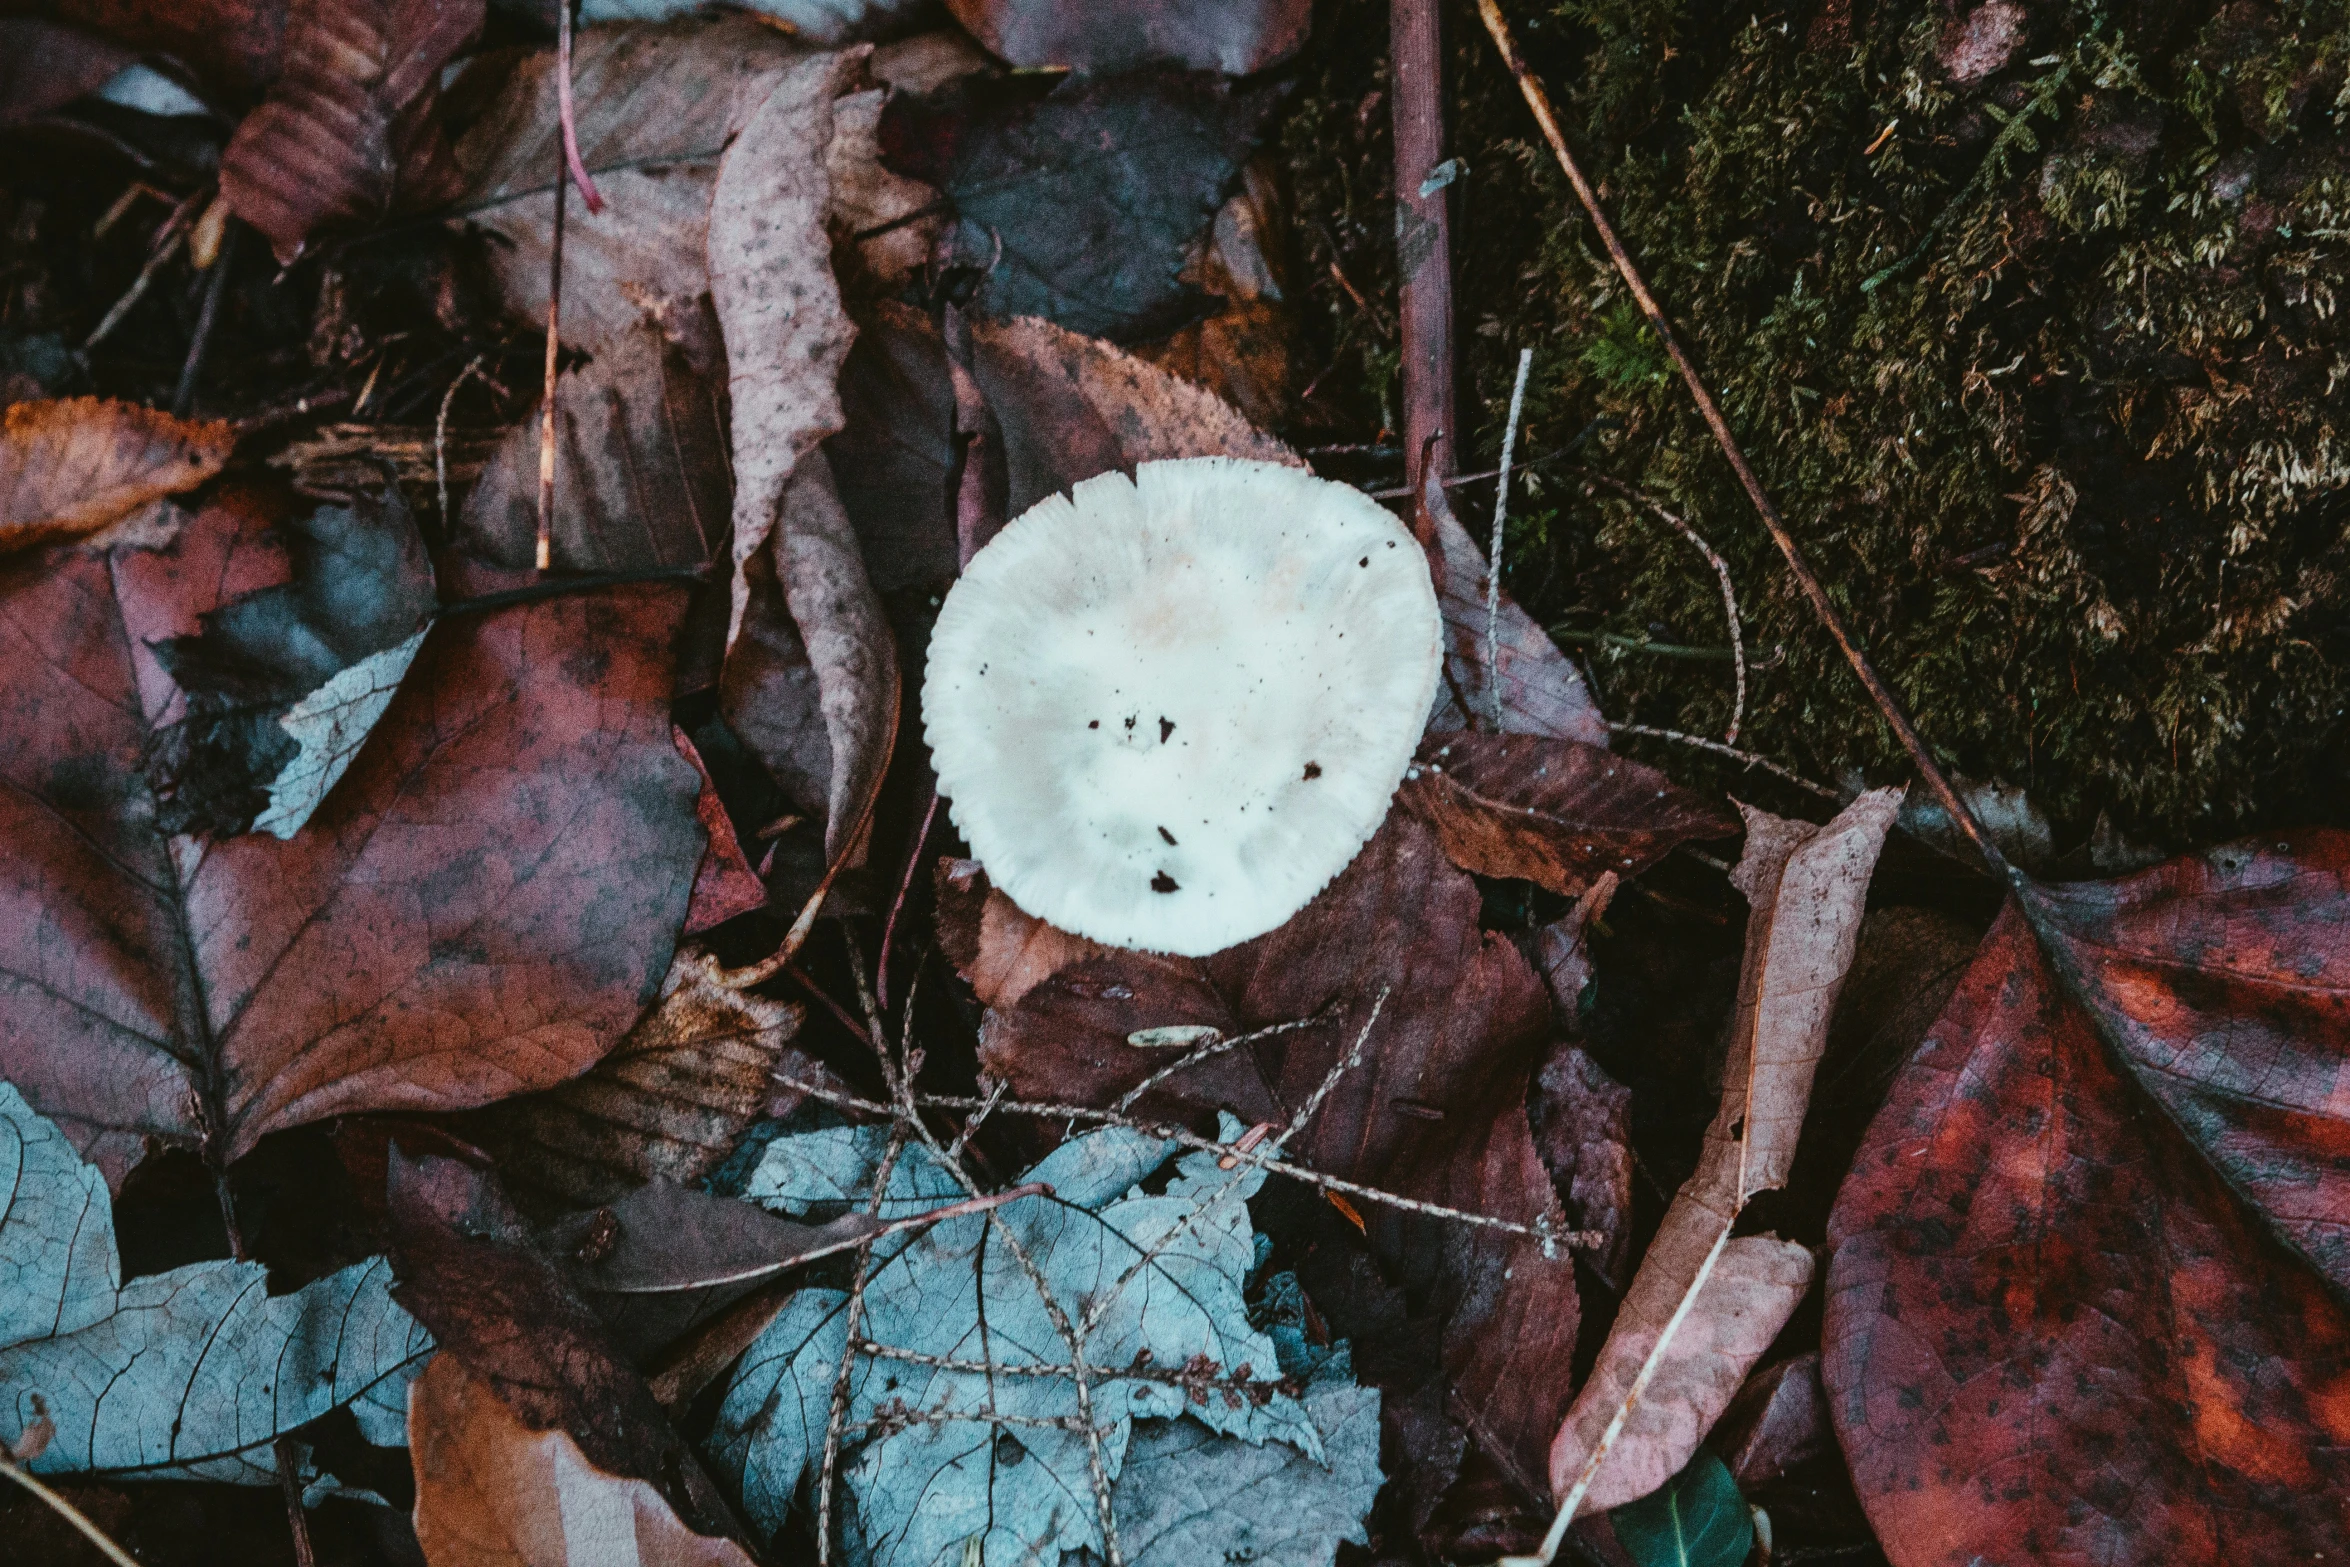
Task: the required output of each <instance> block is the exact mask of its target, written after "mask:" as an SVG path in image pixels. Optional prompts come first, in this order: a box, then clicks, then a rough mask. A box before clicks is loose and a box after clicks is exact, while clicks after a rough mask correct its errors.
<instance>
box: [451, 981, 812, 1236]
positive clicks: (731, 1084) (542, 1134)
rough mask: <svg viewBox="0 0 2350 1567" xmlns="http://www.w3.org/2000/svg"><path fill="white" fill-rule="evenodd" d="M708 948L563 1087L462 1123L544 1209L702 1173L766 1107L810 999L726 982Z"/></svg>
mask: <svg viewBox="0 0 2350 1567" xmlns="http://www.w3.org/2000/svg"><path fill="white" fill-rule="evenodd" d="M720 972H721V967H720V965H719V963H718V961H717V960H716V959H715V958H713V957H711V956H710V954H709V953H707V952H703V951H700V950H698V949H696V948H693V947H681V948H680V949H679V950H678V953H677V957H676V958H675V960H674V961H673V962H672V963H671V964H670V967H669V977H668V978H667V979H666V980H665V981H664V982H663V985H662V992H661V999H660V1001H659V1002H658V1003H657V1004H656V1005H655V1006H654V1007H653V1009H652V1010H651V1011H650V1012H647V1013H646V1014H645V1015H644V1017H643V1018H642V1019H641V1020H640V1021H639V1022H638V1023H637V1025H636V1026H635V1027H634V1028H632V1029H630V1030H629V1031H628V1036H627V1037H626V1038H625V1039H623V1040H621V1041H620V1043H619V1044H618V1045H616V1046H614V1047H613V1049H612V1053H611V1054H609V1055H607V1056H605V1057H604V1059H603V1060H601V1061H599V1062H597V1063H596V1064H595V1065H594V1066H593V1067H591V1068H590V1069H589V1070H588V1071H587V1072H586V1073H585V1074H584V1075H583V1076H580V1077H576V1078H573V1079H572V1080H571V1081H570V1082H568V1083H565V1084H563V1085H562V1086H561V1087H559V1088H550V1089H547V1090H545V1091H544V1092H541V1093H536V1094H522V1095H518V1096H517V1097H515V1098H512V1099H508V1100H506V1101H504V1102H503V1103H500V1104H495V1105H491V1106H489V1107H488V1108H486V1109H483V1110H480V1111H477V1112H474V1113H473V1114H471V1115H469V1116H467V1117H465V1118H464V1119H463V1120H462V1121H460V1122H459V1123H458V1129H459V1130H460V1131H461V1132H462V1134H463V1135H465V1136H467V1137H469V1138H472V1139H474V1140H475V1141H477V1142H479V1143H480V1144H481V1145H482V1146H483V1147H485V1148H487V1149H488V1150H490V1152H491V1153H493V1154H494V1155H495V1156H496V1157H497V1161H498V1169H499V1171H500V1173H501V1174H502V1175H503V1176H504V1177H505V1180H506V1182H507V1184H508V1186H509V1187H510V1188H511V1189H512V1190H513V1191H514V1193H515V1195H516V1198H517V1200H518V1201H523V1202H526V1203H527V1204H529V1205H530V1206H532V1207H533V1208H537V1209H545V1208H553V1207H558V1206H572V1207H587V1206H590V1205H592V1204H595V1203H601V1202H608V1201H610V1200H611V1199H613V1198H614V1197H616V1196H618V1195H619V1194H621V1193H622V1192H624V1191H627V1190H628V1189H630V1188H631V1187H634V1186H638V1185H641V1184H643V1183H644V1182H646V1181H653V1180H662V1181H674V1182H680V1183H683V1182H688V1181H695V1180H699V1179H700V1178H701V1177H703V1176H704V1175H707V1174H709V1173H710V1171H711V1170H713V1169H715V1168H717V1166H718V1164H719V1163H720V1161H722V1160H723V1159H725V1157H726V1156H727V1154H728V1153H729V1152H730V1151H732V1149H733V1148H734V1145H735V1143H736V1142H737V1141H738V1140H739V1139H740V1138H741V1136H742V1134H743V1132H744V1131H745V1130H747V1129H748V1128H749V1126H750V1124H751V1123H752V1122H753V1121H755V1120H756V1119H758V1117H759V1116H760V1115H761V1114H762V1113H763V1112H764V1111H765V1109H766V1106H767V1102H768V1094H769V1086H768V1074H769V1073H770V1072H771V1071H773V1070H774V1068H775V1066H776V1065H777V1063H778V1062H779V1061H780V1060H781V1059H782V1057H783V1050H784V1045H785V1044H786V1042H787V1041H789V1040H790V1039H792V1038H793V1037H794V1036H795V1035H796V1034H798V1032H799V1028H800V1022H801V1017H802V1009H801V1008H800V1007H798V1006H796V1005H794V1004H792V1003H790V1002H785V1001H772V1000H769V999H768V998H766V997H764V996H760V995H756V994H753V993H750V992H746V991H741V990H736V989H733V988H731V987H729V986H727V985H724V984H721V983H720V982H719V979H718V976H719V974H720Z"/></svg>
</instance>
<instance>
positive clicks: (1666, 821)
mask: <svg viewBox="0 0 2350 1567" xmlns="http://www.w3.org/2000/svg"><path fill="white" fill-rule="evenodd" d="M1402 797H1403V799H1404V801H1405V803H1407V804H1409V805H1410V806H1411V807H1412V808H1413V809H1414V810H1416V811H1418V812H1419V813H1420V814H1421V815H1422V816H1424V817H1426V818H1427V820H1428V824H1429V825H1430V826H1432V827H1434V828H1435V829H1436V836H1437V837H1438V838H1439V839H1440V840H1442V842H1443V844H1444V852H1445V853H1446V854H1448V855H1450V856H1451V857H1452V862H1453V863H1454V864H1455V865H1458V866H1459V867H1461V869H1463V870H1467V871H1474V872H1476V873H1477V874H1478V875H1480V876H1506V877H1516V878H1518V879H1520V880H1523V881H1531V882H1535V883H1538V884H1539V885H1541V886H1544V887H1548V888H1549V889H1550V890H1551V891H1553V892H1559V893H1565V894H1566V895H1567V896H1569V897H1573V896H1574V895H1576V894H1578V893H1580V892H1582V891H1583V889H1584V888H1586V887H1588V886H1590V885H1591V883H1592V882H1593V881H1594V880H1595V879H1597V878H1598V877H1599V876H1600V875H1601V874H1603V873H1604V872H1608V871H1613V872H1614V873H1615V874H1616V875H1618V876H1624V877H1628V876H1636V875H1638V874H1639V873H1640V872H1641V871H1643V870H1645V869H1647V868H1648V867H1649V866H1650V865H1653V864H1655V863H1656V862H1657V861H1658V860H1660V859H1662V858H1664V856H1665V855H1666V854H1667V853H1669V852H1671V850H1672V848H1673V846H1674V845H1675V844H1679V843H1686V842H1688V841H1689V840H1691V839H1693V838H1727V837H1731V836H1733V835H1735V834H1736V833H1737V831H1738V818H1737V817H1735V816H1733V815H1732V814H1730V812H1729V810H1728V809H1727V808H1725V807H1723V806H1721V805H1719V804H1717V803H1715V802H1714V801H1712V800H1709V799H1707V798H1705V797H1704V796H1702V795H1697V794H1692V793H1690V792H1689V791H1688V790H1685V789H1681V788H1677V787H1675V786H1674V784H1673V783H1672V781H1671V780H1670V779H1668V778H1666V777H1665V775H1664V774H1662V773H1660V772H1658V771H1657V770H1656V769H1655V768H1653V767H1644V766H1642V765H1641V764H1640V763H1638V762H1634V761H1630V760H1627V759H1626V758H1624V757H1620V756H1615V755H1612V754H1610V753H1609V752H1607V751H1604V750H1602V749H1600V748H1599V747H1598V746H1595V745H1586V744H1584V743H1583V742H1581V741H1579V740H1554V739H1550V738H1548V737H1546V736H1542V735H1518V734H1490V733H1487V734H1471V733H1457V734H1440V735H1431V736H1430V737H1429V738H1428V741H1427V742H1426V744H1424V745H1423V746H1422V747H1421V748H1420V755H1419V759H1418V761H1417V762H1415V763H1414V764H1413V767H1412V770H1411V771H1410V772H1409V773H1408V774H1406V775H1405V780H1404V785H1403V790H1402Z"/></svg>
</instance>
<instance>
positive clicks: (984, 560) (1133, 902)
mask: <svg viewBox="0 0 2350 1567" xmlns="http://www.w3.org/2000/svg"><path fill="white" fill-rule="evenodd" d="M1442 657H1443V631H1442V622H1441V621H1440V619H1439V617H1438V613H1437V607H1436V593H1435V589H1434V588H1433V586H1432V585H1431V584H1430V582H1429V580H1428V566H1427V561H1426V558H1425V557H1424V556H1423V555H1422V553H1421V551H1420V548H1419V546H1418V545H1417V544H1416V543H1415V542H1414V541H1413V539H1412V537H1411V535H1410V534H1409V533H1407V532H1406V531H1405V530H1404V529H1403V527H1402V526H1401V525H1400V524H1398V523H1397V522H1396V520H1395V519H1394V518H1393V517H1392V516H1390V515H1389V514H1388V513H1387V512H1386V511H1385V510H1384V509H1383V508H1381V507H1380V506H1378V505H1377V504H1375V503H1374V502H1372V501H1371V500H1369V499H1368V498H1367V497H1365V496H1364V495H1362V494H1361V493H1359V492H1358V491H1356V490H1353V489H1351V488H1349V487H1347V486H1346V485H1342V484H1333V483H1330V482H1329V481H1327V480H1323V479H1317V478H1315V477H1314V476H1313V475H1312V474H1310V473H1307V472H1306V471H1304V470H1303V469H1298V468H1289V467H1283V466H1280V465H1278V464H1274V463H1263V462H1244V461H1240V460H1238V459H1234V458H1227V457H1196V458H1187V459H1184V460H1181V461H1174V462H1146V463H1143V464H1141V465H1140V467H1138V468H1137V469H1136V471H1135V474H1134V477H1133V478H1132V479H1129V478H1127V477H1126V476H1125V475H1124V474H1121V473H1106V474H1103V475H1101V476H1100V477H1099V478H1094V479H1088V480H1086V481H1085V482H1084V483H1082V484H1079V485H1077V486H1076V487H1075V488H1074V489H1073V490H1071V492H1070V493H1069V494H1068V495H1067V496H1058V495H1056V496H1053V497H1050V498H1049V499H1046V500H1044V501H1040V502H1039V503H1037V504H1036V505H1035V506H1033V507H1031V508H1030V509H1029V510H1028V511H1027V512H1025V513H1024V514H1022V515H1021V516H1020V517H1019V518H1018V519H1016V520H1015V521H1013V522H1012V523H1011V525H1010V526H1008V527H1006V528H1005V529H1004V530H1003V532H1002V533H1000V534H998V535H997V536H996V538H995V539H994V540H993V541H992V542H990V543H989V544H988V545H987V547H986V548H985V549H982V550H981V551H980V552H979V553H978V554H977V555H976V556H974V557H973V558H972V561H971V564H970V566H969V567H968V569H966V570H965V572H964V573H963V576H962V578H961V580H960V581H958V582H957V583H956V584H955V586H954V588H953V590H952V591H951V592H949V593H948V594H947V598H946V603H945V605H944V606H943V607H942V608H941V609H940V611H939V616H938V624H937V627H936V629H935V630H934V631H933V632H932V634H931V640H930V661H929V668H928V670H927V671H926V673H925V676H924V680H923V686H922V722H923V730H924V735H925V738H926V739H927V740H928V741H929V744H930V750H931V760H932V765H933V766H934V767H936V769H937V771H938V780H939V792H940V793H941V794H943V795H944V796H946V797H947V799H948V800H949V801H951V802H952V810H953V815H954V821H955V825H956V826H957V827H958V828H959V829H961V831H962V834H963V837H964V838H965V840H966V841H968V842H969V843H970V845H971V851H972V853H973V854H974V855H975V856H976V857H977V858H978V860H979V862H980V863H981V864H982V865H984V866H986V867H987V873H988V876H989V878H990V879H991V880H992V881H993V882H994V883H995V885H996V886H997V887H999V888H1001V889H1002V890H1003V892H1004V893H1005V894H1007V895H1008V896H1009V897H1010V898H1011V899H1012V900H1013V901H1014V902H1015V903H1017V904H1019V905H1020V907H1022V908H1023V909H1026V910H1027V911H1028V912H1029V913H1030V914H1033V915H1035V916H1037V917H1038V918H1040V919H1044V920H1048V921H1050V922H1051V923H1053V924H1055V925H1058V926H1060V927H1061V928H1062V929H1064V930H1069V931H1074V932H1075V933H1077V934H1078V935H1080V936H1088V937H1091V938H1092V939H1094V940H1095V941H1100V942H1106V943H1109V944H1111V945H1114V946H1121V947H1136V948H1142V949H1144V950H1147V951H1153V952H1173V953H1180V954H1184V955H1186V956H1201V955H1204V954H1206V953H1210V952H1215V951H1218V950H1221V949H1222V948H1224V947H1228V946H1231V945H1232V944H1233V943H1235V942H1240V941H1246V940H1247V939H1249V938H1250V937H1252V936H1258V935H1262V934H1263V933H1265V932H1266V931H1269V930H1271V929H1273V928H1274V927H1275V926H1276V925H1279V924H1281V923H1282V922H1283V921H1284V920H1286V919H1288V918H1289V917H1290V916H1291V915H1292V914H1294V913H1296V912H1297V911H1298V910H1299V909H1301V908H1303V907H1304V906H1305V905H1306V903H1307V902H1308V901H1309V900H1311V899H1312V898H1313V896H1314V894H1315V893H1317V892H1319V891H1321V890H1322V888H1323V887H1324V886H1326V885H1327V884H1328V883H1329V881H1330V879H1331V878H1332V877H1333V876H1336V875H1337V874H1338V873H1339V872H1340V871H1341V870H1344V869H1345V868H1346V865H1347V862H1348V861H1350V860H1352V859H1353V858H1354V857H1355V855H1356V853H1357V852H1358V851H1359V850H1360V849H1361V848H1362V846H1363V844H1364V843H1365V842H1367V841H1368V840H1369V839H1370V836H1371V834H1372V833H1373V832H1375V831H1377V830H1378V827H1379V823H1380V822H1381V821H1382V820H1383V819H1384V818H1385V817H1386V815H1387V809H1388V805H1389V802H1390V801H1391V800H1392V799H1393V797H1394V794H1395V790H1396V786H1397V784H1398V783H1400V782H1401V781H1402V778H1403V774H1404V768H1405V767H1406V766H1407V765H1408V764H1409V763H1410V761H1411V758H1412V750H1413V747H1414V746H1415V745H1416V744H1417V743H1418V741H1419V738H1420V732H1421V730H1422V728H1423V727H1424V726H1425V724H1426V721H1427V717H1428V710H1429V707H1430V704H1431V703H1432V701H1433V700H1434V698H1435V694H1436V681H1437V676H1438V673H1439V670H1440V667H1441V662H1442Z"/></svg>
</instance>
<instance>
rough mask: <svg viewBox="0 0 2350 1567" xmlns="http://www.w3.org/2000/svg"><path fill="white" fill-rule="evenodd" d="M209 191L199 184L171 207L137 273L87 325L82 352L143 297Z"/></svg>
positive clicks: (100, 340) (184, 237) (185, 235)
mask: <svg viewBox="0 0 2350 1567" xmlns="http://www.w3.org/2000/svg"><path fill="white" fill-rule="evenodd" d="M211 194H212V187H211V186H209V185H200V186H198V187H197V188H196V189H195V190H194V191H193V192H191V193H190V194H189V196H188V199H187V200H185V201H183V202H181V203H180V204H179V205H178V206H176V207H174V208H172V209H171V216H169V217H167V218H165V219H164V220H163V226H162V227H161V228H159V229H157V230H156V231H155V238H154V240H153V242H152V245H151V248H150V249H149V250H148V252H147V261H146V264H145V265H144V266H142V267H140V268H139V275H138V276H137V277H135V278H133V279H131V286H130V287H129V288H127V289H124V290H123V294H122V297H121V298H120V299H118V300H116V301H115V302H114V303H113V305H112V306H110V307H109V308H108V309H107V312H106V314H105V315H104V316H103V317H101V318H100V319H99V322H98V324H97V325H96V326H95V327H93V328H91V330H90V335H89V336H88V337H85V338H83V339H82V352H83V353H85V354H86V353H88V352H89V351H90V350H91V349H93V348H96V347H97V346H98V345H99V344H100V343H103V342H105V341H106V338H107V336H108V334H110V333H111V332H113V330H114V329H115V328H116V327H118V326H120V325H122V318H123V317H124V316H127V315H129V314H130V313H131V307H132V306H133V305H136V304H137V303H138V302H139V301H140V300H142V299H144V298H146V297H147V290H148V289H149V288H151V287H153V286H154V283H155V275H156V274H157V273H158V272H161V271H162V270H163V268H164V265H165V263H167V262H169V261H170V260H171V258H172V257H173V256H176V255H178V254H179V248H180V246H181V245H183V244H185V243H186V242H187V238H188V224H189V222H190V220H192V219H193V218H194V217H195V216H196V213H197V210H198V209H199V208H200V207H201V206H202V205H203V203H204V202H205V200H206V199H207V198H209V197H210V196H211Z"/></svg>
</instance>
